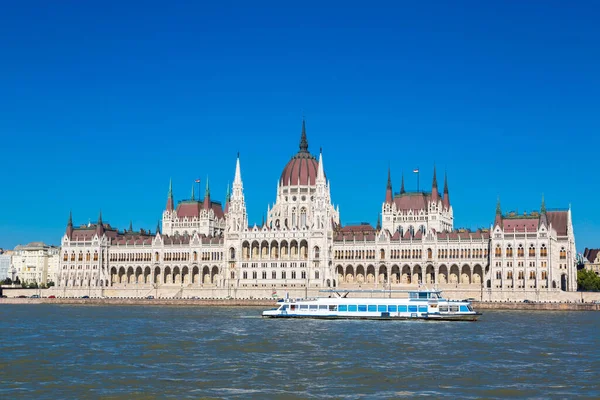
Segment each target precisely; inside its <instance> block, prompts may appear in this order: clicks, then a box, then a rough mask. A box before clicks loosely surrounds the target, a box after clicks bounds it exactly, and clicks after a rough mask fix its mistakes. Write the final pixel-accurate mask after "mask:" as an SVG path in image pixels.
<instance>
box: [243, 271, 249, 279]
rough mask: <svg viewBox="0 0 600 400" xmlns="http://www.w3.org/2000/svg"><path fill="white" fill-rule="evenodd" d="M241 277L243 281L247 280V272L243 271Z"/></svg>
mask: <svg viewBox="0 0 600 400" xmlns="http://www.w3.org/2000/svg"><path fill="white" fill-rule="evenodd" d="M242 277H243V279H248V271H244V272H243V273H242Z"/></svg>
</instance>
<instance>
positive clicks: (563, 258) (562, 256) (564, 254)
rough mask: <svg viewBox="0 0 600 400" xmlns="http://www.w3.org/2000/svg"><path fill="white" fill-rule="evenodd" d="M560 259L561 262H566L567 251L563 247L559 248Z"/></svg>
mask: <svg viewBox="0 0 600 400" xmlns="http://www.w3.org/2000/svg"><path fill="white" fill-rule="evenodd" d="M560 259H561V260H566V259H567V251H566V250H565V248H564V247H561V248H560Z"/></svg>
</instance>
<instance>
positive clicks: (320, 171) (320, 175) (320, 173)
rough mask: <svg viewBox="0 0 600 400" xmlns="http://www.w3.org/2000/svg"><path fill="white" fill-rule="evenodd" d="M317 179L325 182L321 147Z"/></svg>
mask: <svg viewBox="0 0 600 400" xmlns="http://www.w3.org/2000/svg"><path fill="white" fill-rule="evenodd" d="M317 181H320V182H323V183H325V170H324V168H323V149H322V148H321V149H319V167H318V168H317Z"/></svg>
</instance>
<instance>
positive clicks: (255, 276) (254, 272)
mask: <svg viewBox="0 0 600 400" xmlns="http://www.w3.org/2000/svg"><path fill="white" fill-rule="evenodd" d="M257 276H258V274H257V273H256V271H252V279H256V278H257Z"/></svg>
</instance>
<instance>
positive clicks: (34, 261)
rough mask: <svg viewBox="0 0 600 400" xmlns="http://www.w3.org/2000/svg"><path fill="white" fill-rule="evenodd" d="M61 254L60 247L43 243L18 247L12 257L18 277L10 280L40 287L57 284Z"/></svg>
mask: <svg viewBox="0 0 600 400" xmlns="http://www.w3.org/2000/svg"><path fill="white" fill-rule="evenodd" d="M59 253H60V250H59V248H58V247H56V246H50V245H47V244H44V243H43V242H32V243H29V244H26V245H18V246H17V247H15V249H14V252H13V256H12V267H13V269H14V271H15V273H16V275H15V276H14V277H12V276H11V277H10V278H11V279H12V280H17V278H18V280H19V281H21V282H23V283H37V284H38V285H47V284H48V282H56V271H57V268H58V256H59Z"/></svg>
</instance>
